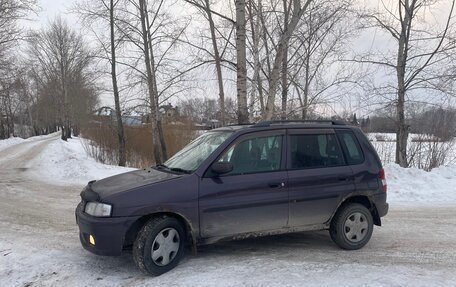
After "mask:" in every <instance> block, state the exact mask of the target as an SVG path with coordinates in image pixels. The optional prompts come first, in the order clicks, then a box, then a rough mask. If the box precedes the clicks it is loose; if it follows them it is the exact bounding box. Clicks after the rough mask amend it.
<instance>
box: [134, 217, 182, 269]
mask: <svg viewBox="0 0 456 287" xmlns="http://www.w3.org/2000/svg"><path fill="white" fill-rule="evenodd" d="M185 238H186V237H185V231H184V228H183V227H182V224H181V223H180V222H179V221H178V220H177V219H175V218H171V217H166V216H162V217H156V218H152V219H151V220H149V221H148V222H147V223H146V224H145V225H144V226H143V228H142V229H141V230H140V231H139V233H138V236H137V238H136V240H135V243H134V244H133V260H134V261H135V263H136V265H137V266H138V267H139V269H141V270H142V271H143V272H145V273H149V274H151V275H154V276H158V275H161V274H163V273H165V272H168V271H169V270H171V269H173V268H174V267H176V266H177V264H178V263H179V261H180V259H181V258H182V257H183V255H184V246H185V244H184V242H185Z"/></svg>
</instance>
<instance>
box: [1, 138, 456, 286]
mask: <svg viewBox="0 0 456 287" xmlns="http://www.w3.org/2000/svg"><path fill="white" fill-rule="evenodd" d="M56 140H57V138H56V136H51V137H47V138H40V139H37V140H33V141H27V142H23V143H19V144H17V145H14V146H11V147H9V148H6V149H3V150H1V151H0V286H143V285H144V286H455V285H456V283H455V282H456V208H455V207H454V206H455V205H454V202H451V203H448V204H435V205H430V204H428V205H419V204H416V203H415V204H406V205H404V204H403V205H401V206H398V205H395V204H394V203H393V204H392V205H391V210H390V213H389V214H388V215H387V216H386V217H385V218H384V219H383V224H384V226H383V227H381V228H377V227H376V228H375V229H374V234H373V236H372V239H371V241H370V243H369V244H368V245H367V246H366V247H364V248H363V249H362V250H359V251H343V250H340V249H338V248H337V247H336V246H335V245H334V244H333V243H332V242H331V240H330V238H329V236H328V234H327V232H313V233H299V234H289V235H281V236H272V237H265V238H258V239H248V240H244V241H236V242H226V243H220V244H216V245H212V246H207V247H202V248H200V249H199V253H198V255H197V256H194V255H189V256H187V257H186V259H184V260H183V262H182V263H181V264H180V265H179V266H178V267H177V268H176V269H174V270H172V271H171V272H169V273H167V274H164V275H162V276H160V277H157V278H151V277H147V276H144V275H143V274H141V273H140V272H139V271H138V270H137V269H136V268H135V266H134V265H133V261H132V259H131V256H130V254H125V255H123V256H121V257H113V258H111V257H98V256H95V255H92V254H90V253H88V252H86V251H84V250H83V249H82V247H81V246H80V244H79V240H78V230H77V226H76V224H75V220H74V213H73V211H74V208H75V206H76V204H77V202H78V201H79V191H80V190H81V188H82V186H66V187H62V186H57V185H51V184H49V183H44V182H40V181H39V180H37V179H34V178H35V177H33V176H32V173H35V174H36V171H34V166H33V165H31V164H30V160H31V159H32V158H34V157H36V156H37V155H38V154H39V153H40V152H41V151H42V150H43V149H44V148H45V147H46V146H47V145H48V144H50V143H52V142H53V141H56ZM41 172H45V171H41Z"/></svg>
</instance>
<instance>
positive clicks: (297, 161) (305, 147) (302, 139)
mask: <svg viewBox="0 0 456 287" xmlns="http://www.w3.org/2000/svg"><path fill="white" fill-rule="evenodd" d="M290 145H291V168H292V169H303V168H320V167H331V166H340V165H344V158H343V155H342V152H341V150H340V147H339V144H338V142H337V139H336V136H335V135H334V134H300V135H291V136H290Z"/></svg>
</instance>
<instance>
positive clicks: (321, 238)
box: [197, 231, 340, 256]
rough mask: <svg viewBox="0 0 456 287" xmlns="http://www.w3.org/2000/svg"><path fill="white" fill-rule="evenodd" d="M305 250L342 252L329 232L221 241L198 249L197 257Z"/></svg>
mask: <svg viewBox="0 0 456 287" xmlns="http://www.w3.org/2000/svg"><path fill="white" fill-rule="evenodd" d="M290 248H291V249H293V248H304V249H311V250H313V251H328V250H340V249H339V248H337V247H336V246H335V245H334V243H332V241H331V238H330V237H329V234H328V232H327V231H318V232H300V233H289V234H280V235H270V236H263V237H256V238H246V239H241V240H232V241H221V242H218V243H215V244H211V245H203V246H199V247H198V255H197V256H212V255H217V256H219V255H221V254H222V255H223V254H230V255H233V254H236V253H238V254H239V256H242V254H245V253H246V252H248V253H249V254H250V255H254V254H255V253H258V254H266V253H271V252H272V253H274V252H283V249H290Z"/></svg>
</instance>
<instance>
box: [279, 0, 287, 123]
mask: <svg viewBox="0 0 456 287" xmlns="http://www.w3.org/2000/svg"><path fill="white" fill-rule="evenodd" d="M287 1H288V0H283V12H284V21H283V22H284V23H283V29H284V31H285V30H286V29H287V25H288V8H287ZM287 100H288V45H287V46H285V51H284V52H283V59H282V113H281V116H280V118H281V119H282V120H286V119H287Z"/></svg>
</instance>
